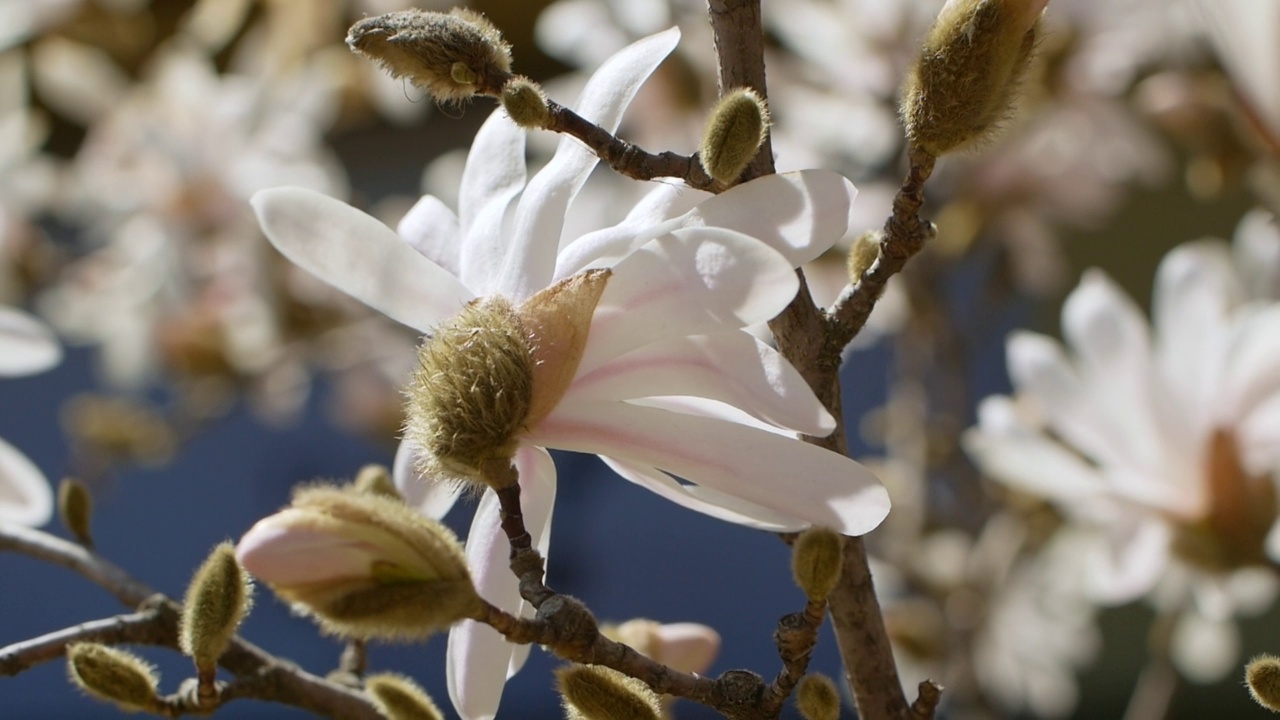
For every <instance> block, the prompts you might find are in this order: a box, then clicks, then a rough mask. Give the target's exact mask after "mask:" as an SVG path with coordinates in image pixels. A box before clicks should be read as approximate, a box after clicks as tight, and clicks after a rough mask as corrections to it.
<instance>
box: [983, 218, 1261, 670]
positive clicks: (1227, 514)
mask: <svg viewBox="0 0 1280 720" xmlns="http://www.w3.org/2000/svg"><path fill="white" fill-rule="evenodd" d="M1259 222H1265V220H1264V219H1262V218H1260V217H1258V216H1251V217H1250V219H1249V221H1248V222H1247V223H1246V225H1245V226H1244V227H1243V228H1242V230H1241V231H1240V232H1239V233H1238V234H1237V244H1236V247H1235V249H1234V256H1233V251H1232V250H1231V249H1230V248H1228V247H1227V246H1226V244H1225V243H1221V242H1217V241H1200V242H1196V243H1189V244H1186V245H1183V246H1180V247H1178V248H1176V249H1175V250H1173V251H1172V252H1170V253H1169V254H1168V255H1167V256H1166V257H1165V259H1164V260H1163V262H1162V263H1161V265H1160V269H1159V272H1158V274H1157V278H1156V284H1155V299H1154V303H1153V310H1152V312H1153V317H1154V330H1153V329H1152V328H1151V327H1150V326H1149V325H1148V324H1147V322H1146V320H1145V319H1144V318H1143V317H1142V314H1141V312H1140V311H1139V309H1138V308H1137V306H1136V305H1135V304H1134V303H1133V301H1132V300H1130V299H1129V298H1128V297H1126V296H1125V295H1124V294H1123V293H1122V292H1121V291H1120V290H1119V288H1117V287H1116V285H1115V284H1114V283H1113V282H1112V281H1111V280H1110V279H1109V278H1108V277H1107V276H1106V275H1105V274H1103V273H1102V272H1101V271H1097V270H1093V271H1090V272H1088V273H1086V275H1085V276H1084V278H1083V279H1082V281H1081V283H1080V285H1079V287H1077V288H1076V290H1075V291H1074V292H1072V293H1071V295H1070V297H1069V298H1068V299H1067V302H1066V305H1065V306H1064V308H1063V317H1062V324H1063V332H1064V335H1065V337H1066V341H1067V343H1068V345H1069V346H1070V348H1071V351H1072V352H1071V354H1070V355H1068V354H1067V353H1066V352H1065V351H1064V349H1063V347H1062V346H1061V345H1060V344H1059V343H1058V342H1057V341H1055V340H1052V339H1050V338H1048V337H1045V336H1042V335H1038V334H1035V333H1029V332H1019V333H1016V334H1015V335H1013V336H1012V337H1011V338H1010V340H1009V344H1008V361H1009V371H1010V375H1011V377H1012V379H1013V383H1014V387H1015V389H1016V390H1017V394H1016V396H1014V397H1013V398H1009V397H993V398H988V399H987V400H985V401H984V402H983V403H982V405H981V406H980V408H979V425H978V427H977V428H975V429H973V430H970V431H969V432H968V433H967V434H966V435H965V438H964V444H965V446H966V448H967V449H968V451H969V452H970V454H971V456H972V457H973V458H974V459H975V460H976V461H977V463H978V464H979V466H980V467H981V468H982V469H983V470H984V471H985V472H986V473H987V474H988V475H990V476H991V477H993V478H995V479H996V480H999V481H1001V482H1003V483H1006V484H1008V485H1010V486H1013V487H1016V488H1019V489H1021V490H1024V491H1026V492H1029V493H1032V494H1035V495H1038V496H1042V497H1044V498H1046V499H1048V500H1049V501H1050V502H1052V503H1053V504H1054V505H1055V506H1056V507H1058V508H1059V509H1060V511H1061V512H1062V513H1064V515H1065V516H1066V518H1067V519H1068V520H1069V521H1070V522H1071V523H1073V524H1077V525H1080V526H1083V527H1087V528H1093V529H1095V530H1096V531H1097V534H1096V540H1097V543H1096V545H1095V548H1094V553H1093V556H1092V558H1091V561H1090V563H1089V564H1088V572H1087V578H1086V579H1087V580H1088V582H1089V583H1090V587H1091V589H1092V593H1093V595H1094V597H1096V598H1098V599H1099V600H1103V601H1110V602H1123V601H1127V600H1131V599H1134V598H1138V597H1141V596H1144V595H1149V596H1150V597H1151V598H1152V600H1153V602H1156V603H1157V604H1158V605H1159V606H1161V607H1164V608H1174V609H1176V610H1178V611H1181V612H1182V615H1181V618H1180V620H1179V622H1178V626H1177V630H1176V631H1175V636H1174V640H1173V646H1174V651H1175V660H1177V661H1178V662H1179V666H1180V668H1181V669H1182V670H1183V672H1184V673H1185V674H1187V675H1188V676H1189V677H1192V678H1194V679H1197V680H1208V679H1214V678H1217V677H1220V676H1221V674H1222V673H1224V672H1226V671H1227V670H1228V669H1229V668H1230V667H1231V663H1232V662H1233V661H1234V660H1235V659H1236V654H1237V653H1238V648H1239V640H1238V638H1237V636H1236V633H1235V628H1234V623H1232V622H1231V618H1232V616H1233V615H1235V614H1237V613H1243V614H1248V613H1250V612H1256V611H1258V610H1259V609H1260V608H1261V607H1265V604H1266V602H1267V601H1269V599H1270V598H1272V597H1274V595H1275V592H1276V590H1277V587H1276V582H1275V581H1274V579H1271V578H1269V577H1267V575H1266V574H1265V573H1259V572H1258V567H1259V566H1260V565H1261V564H1263V563H1265V562H1267V559H1268V558H1270V559H1272V560H1275V559H1277V558H1280V526H1277V525H1276V517H1277V503H1276V489H1275V481H1276V473H1277V469H1278V468H1280V302H1276V300H1277V299H1280V298H1276V297H1275V296H1271V297H1263V298H1259V297H1258V295H1257V294H1256V293H1257V292H1258V288H1268V283H1266V282H1263V283H1259V282H1257V280H1256V278H1258V277H1267V278H1275V277H1276V275H1275V273H1276V272H1277V271H1278V270H1280V268H1278V265H1280V262H1278V261H1280V254H1277V246H1276V243H1277V242H1280V236H1278V235H1277V234H1276V232H1275V229H1274V226H1272V227H1270V228H1267V227H1265V226H1261V227H1260V226H1259V225H1258V223H1259ZM1245 278H1255V279H1254V280H1248V281H1246V280H1245ZM1246 282H1247V284H1246ZM1267 291H1268V292H1269V291H1270V288H1268V290H1267ZM1208 628H1214V630H1213V632H1212V633H1210V632H1209V630H1208ZM1192 635H1194V636H1195V638H1196V640H1195V641H1194V642H1193V641H1190V640H1188V638H1189V637H1191V636H1192ZM1209 635H1212V636H1213V637H1214V638H1216V639H1217V641H1216V643H1212V644H1205V642H1204V641H1205V639H1206V637H1208V636H1209ZM1197 644H1199V645H1200V649H1199V650H1197V649H1196V645H1197ZM1214 650H1216V652H1214Z"/></svg>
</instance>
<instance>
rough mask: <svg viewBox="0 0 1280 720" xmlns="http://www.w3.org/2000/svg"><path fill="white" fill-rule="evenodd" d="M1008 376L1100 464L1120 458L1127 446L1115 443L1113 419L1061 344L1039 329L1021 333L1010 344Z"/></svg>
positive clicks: (1050, 421) (1064, 436)
mask: <svg viewBox="0 0 1280 720" xmlns="http://www.w3.org/2000/svg"><path fill="white" fill-rule="evenodd" d="M1006 355H1007V358H1008V364H1009V377H1010V379H1011V380H1013V386H1014V387H1015V388H1017V390H1018V392H1019V393H1023V394H1026V395H1027V396H1028V397H1030V398H1032V399H1033V401H1034V402H1035V403H1036V408H1037V409H1038V410H1039V411H1040V412H1042V413H1043V414H1044V416H1045V421H1046V423H1047V424H1048V425H1049V426H1050V427H1051V428H1052V429H1053V431H1054V432H1055V433H1057V434H1058V435H1059V436H1060V437H1062V439H1063V440H1065V441H1066V442H1068V443H1070V444H1071V445H1073V446H1074V447H1075V448H1076V449H1077V450H1079V451H1080V452H1082V453H1084V454H1085V455H1087V456H1088V457H1089V458H1090V459H1092V460H1093V461H1095V462H1099V463H1108V462H1116V461H1117V460H1118V459H1119V458H1122V457H1123V456H1124V452H1125V448H1124V447H1123V446H1117V444H1116V438H1115V435H1114V434H1113V433H1112V431H1111V428H1110V424H1111V423H1110V418H1108V417H1106V416H1103V415H1101V414H1100V413H1099V412H1098V408H1097V407H1096V406H1095V405H1094V404H1093V403H1092V402H1090V400H1091V398H1090V396H1089V393H1088V391H1087V388H1086V387H1085V385H1084V383H1083V382H1081V380H1080V377H1079V375H1077V374H1076V371H1075V368H1073V367H1072V366H1071V364H1070V362H1069V361H1068V360H1067V358H1066V355H1065V354H1064V353H1063V351H1062V346H1061V345H1060V344H1059V343H1058V342H1057V341H1056V340H1053V339H1052V338H1049V337H1046V336H1044V335H1041V334H1039V333H1032V332H1025V331H1019V332H1014V333H1011V334H1010V335H1009V339H1008V341H1007V343H1006Z"/></svg>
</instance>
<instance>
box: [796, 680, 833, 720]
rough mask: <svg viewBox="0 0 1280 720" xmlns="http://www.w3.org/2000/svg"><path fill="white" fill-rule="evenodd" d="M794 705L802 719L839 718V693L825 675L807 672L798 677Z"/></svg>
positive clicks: (823, 719)
mask: <svg viewBox="0 0 1280 720" xmlns="http://www.w3.org/2000/svg"><path fill="white" fill-rule="evenodd" d="M796 706H797V707H798V708H799V709H800V714H801V715H802V716H803V717H804V720H840V693H839V691H837V690H836V684H835V683H834V682H832V681H831V678H829V677H827V676H826V675H821V674H818V673H809V674H808V675H805V676H804V677H802V678H800V684H799V685H797V686H796Z"/></svg>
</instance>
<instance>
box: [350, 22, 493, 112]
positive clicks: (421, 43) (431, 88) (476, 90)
mask: <svg viewBox="0 0 1280 720" xmlns="http://www.w3.org/2000/svg"><path fill="white" fill-rule="evenodd" d="M347 45H348V46H349V47H350V48H351V49H352V50H353V51H355V52H358V53H360V54H362V55H364V56H365V57H368V58H370V59H372V60H377V61H378V62H379V63H381V64H382V67H383V68H385V69H386V71H387V72H389V73H391V76H392V77H395V78H407V79H408V80H409V82H411V83H413V84H414V85H416V86H418V87H419V88H422V89H423V90H424V91H426V92H427V93H428V94H430V95H431V96H432V97H434V98H436V99H437V100H439V101H441V102H460V101H462V100H466V99H468V98H470V97H471V96H472V95H497V94H498V93H499V92H501V90H502V86H503V85H504V84H506V82H507V79H508V78H509V77H511V46H510V45H508V44H507V42H506V41H505V40H503V39H502V33H500V32H498V28H496V27H494V25H493V23H491V22H489V20H488V19H487V18H485V16H484V15H481V14H480V13H478V12H475V11H474V10H467V9H465V8H454V9H453V10H452V11H450V12H449V13H438V12H428V11H424V10H401V11H399V12H393V13H387V14H386V15H378V16H377V17H371V18H365V19H364V20H361V21H360V22H358V23H356V24H355V25H352V26H351V30H350V32H348V33H347Z"/></svg>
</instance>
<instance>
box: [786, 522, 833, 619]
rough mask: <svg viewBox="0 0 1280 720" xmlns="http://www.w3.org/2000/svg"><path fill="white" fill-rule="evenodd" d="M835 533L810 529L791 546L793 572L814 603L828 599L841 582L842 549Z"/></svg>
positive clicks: (798, 583) (821, 528)
mask: <svg viewBox="0 0 1280 720" xmlns="http://www.w3.org/2000/svg"><path fill="white" fill-rule="evenodd" d="M840 545H841V541H840V534H839V533H837V532H836V531H834V530H831V529H828V528H823V527H815V528H809V529H808V530H805V531H804V532H803V533H801V534H800V537H798V538H796V542H795V545H793V546H792V547H791V573H792V575H794V576H795V580H796V584H797V585H799V586H800V589H801V590H804V594H805V595H807V596H808V597H809V599H810V600H812V601H814V602H818V601H821V600H825V599H826V598H827V596H828V595H830V594H831V590H832V588H834V587H835V586H836V581H838V580H839V579H840V569H841V568H840V564H841V559H842V552H843V551H842V549H841V547H840Z"/></svg>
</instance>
